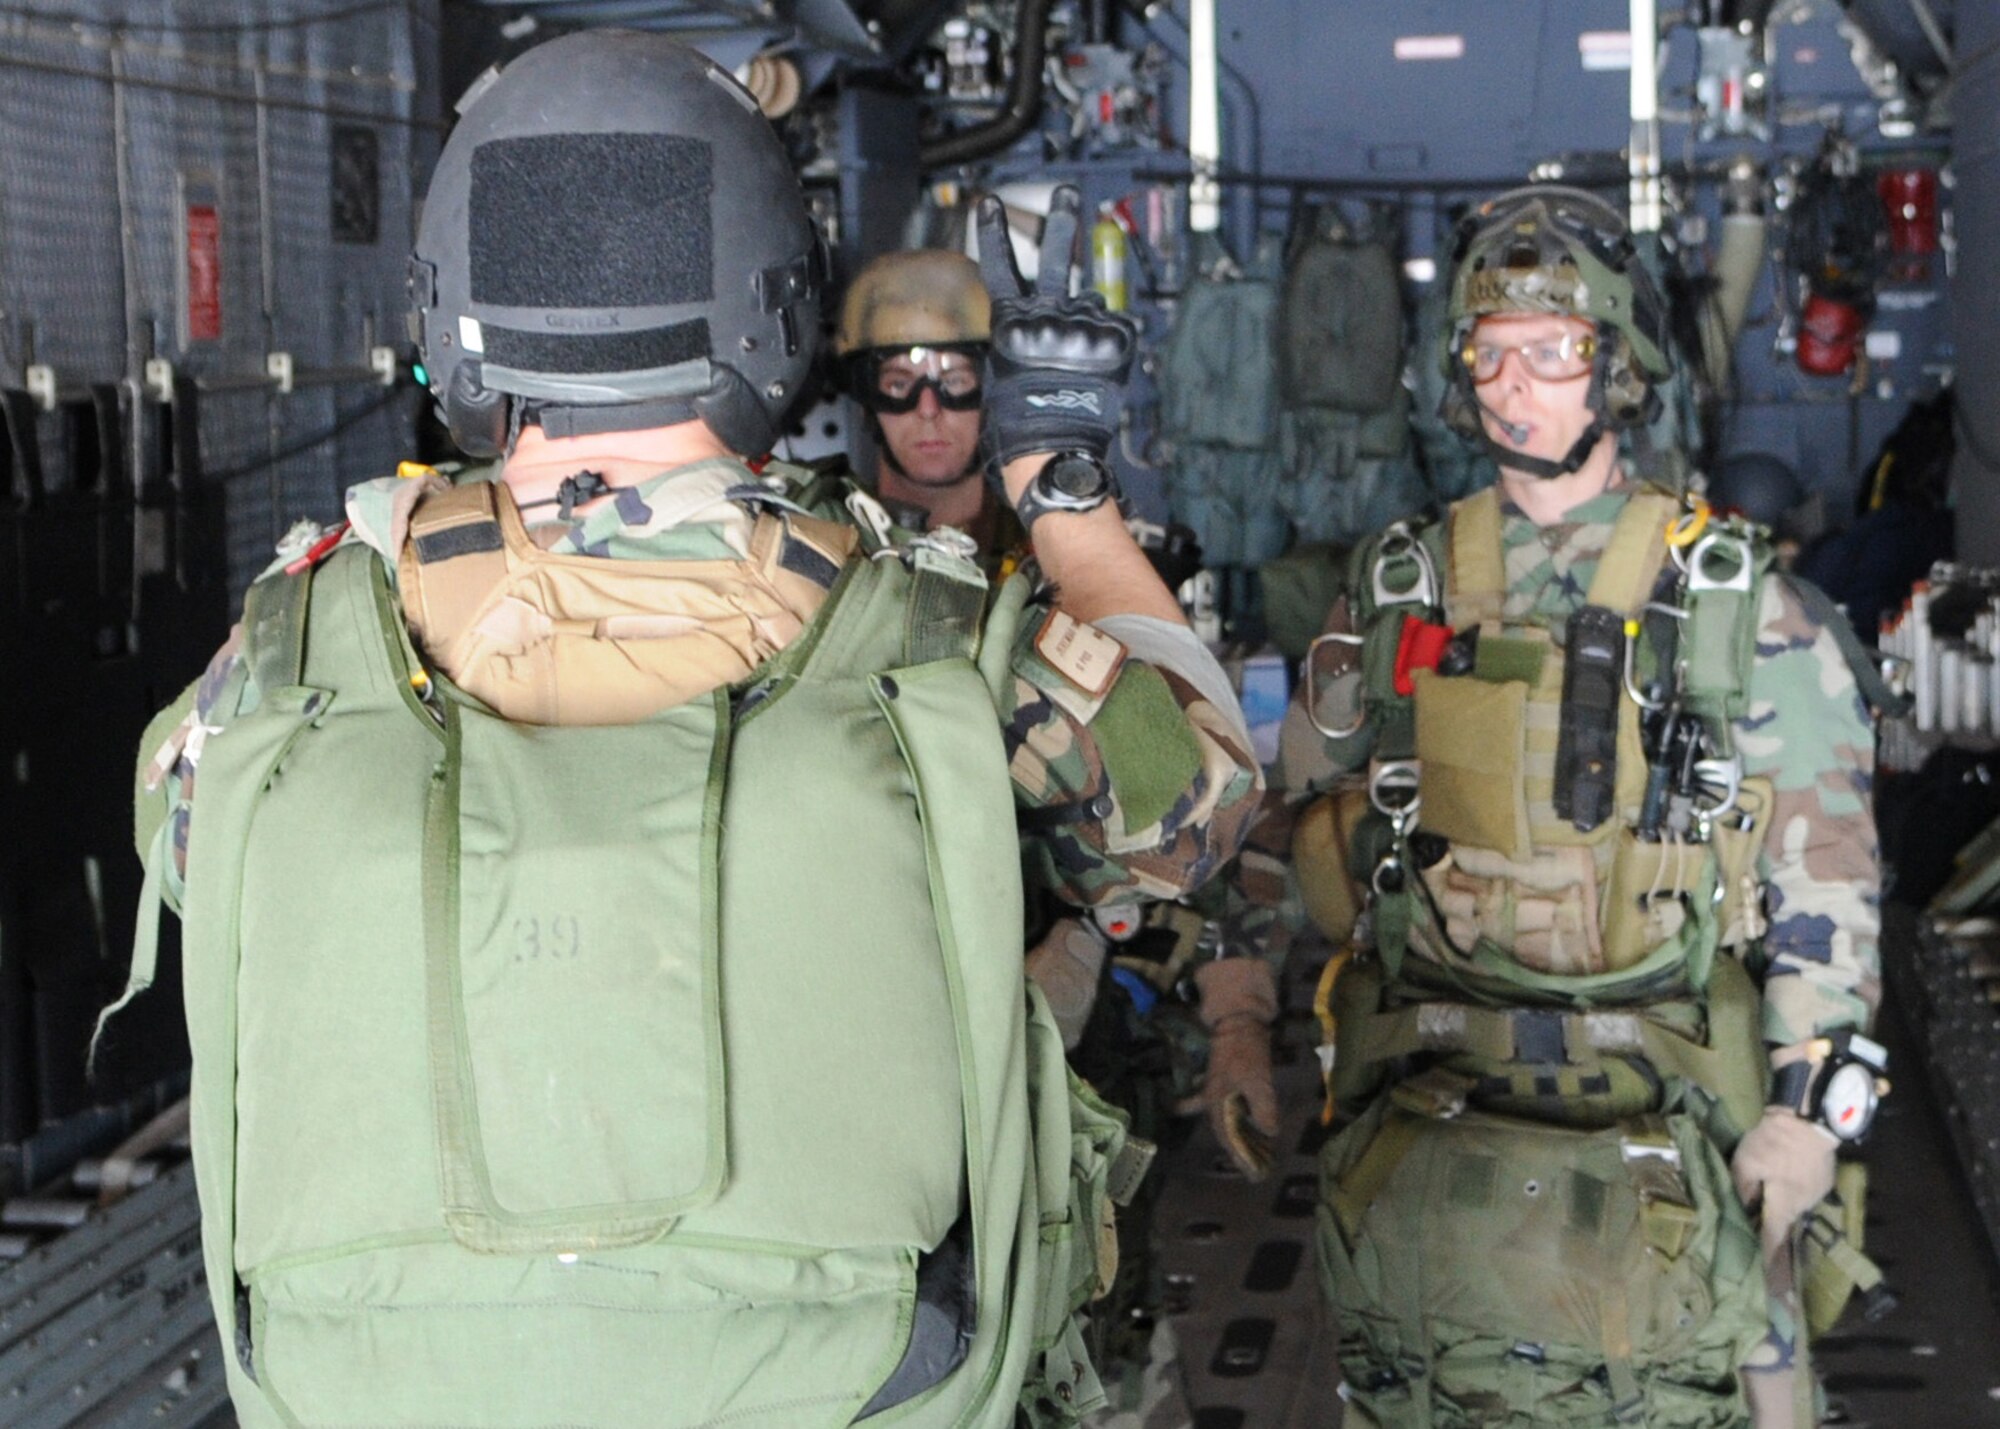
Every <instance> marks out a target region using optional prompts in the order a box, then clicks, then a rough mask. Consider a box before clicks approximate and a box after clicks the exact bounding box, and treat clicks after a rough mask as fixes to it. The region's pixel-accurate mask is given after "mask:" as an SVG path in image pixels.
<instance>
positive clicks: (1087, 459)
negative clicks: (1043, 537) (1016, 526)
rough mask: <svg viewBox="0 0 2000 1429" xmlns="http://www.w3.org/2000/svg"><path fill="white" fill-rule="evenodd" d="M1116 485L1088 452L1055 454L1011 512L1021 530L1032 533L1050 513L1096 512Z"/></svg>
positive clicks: (1101, 464) (1103, 467) (1107, 469)
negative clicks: (1038, 523)
mask: <svg viewBox="0 0 2000 1429" xmlns="http://www.w3.org/2000/svg"><path fill="white" fill-rule="evenodd" d="M1116 486H1117V484H1116V483H1115V482H1114V481H1112V479H1111V472H1110V469H1109V468H1107V467H1106V466H1105V465H1104V463H1103V462H1101V461H1099V460H1098V459H1097V458H1096V457H1094V456H1092V455H1091V454H1090V453H1089V452H1057V453H1056V454H1055V455H1054V456H1052V457H1050V458H1049V459H1048V461H1046V462H1045V463H1043V465H1042V469H1041V470H1040V471H1038V472H1036V473H1035V475H1034V479H1033V480H1031V481H1030V482H1029V483H1028V489H1027V490H1026V491H1024V492H1022V493H1021V499H1020V501H1019V503H1018V504H1016V506H1015V507H1014V512H1015V514H1016V515H1017V516H1019V517H1020V518H1021V529H1022V530H1023V531H1032V530H1034V528H1035V522H1036V521H1037V520H1039V519H1040V518H1042V517H1043V516H1046V515H1048V514H1049V513H1050V512H1052V511H1072V512H1079V511H1095V510H1096V509H1097V508H1098V507H1100V506H1102V505H1103V504H1104V503H1105V501H1106V500H1108V499H1109V498H1110V496H1111V494H1112V492H1113V491H1114V490H1115V489H1116Z"/></svg>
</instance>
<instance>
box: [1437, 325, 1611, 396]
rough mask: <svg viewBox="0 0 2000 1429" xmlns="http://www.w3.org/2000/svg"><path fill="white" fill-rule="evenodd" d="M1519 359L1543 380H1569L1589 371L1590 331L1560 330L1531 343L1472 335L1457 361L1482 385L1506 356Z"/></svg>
mask: <svg viewBox="0 0 2000 1429" xmlns="http://www.w3.org/2000/svg"><path fill="white" fill-rule="evenodd" d="M1509 353H1513V354H1515V355H1516V356H1518V357H1519V358H1520V359H1521V362H1522V365H1523V366H1525V367H1526V368H1527V369H1528V371H1529V372H1531V373H1533V374H1534V375H1535V376H1536V377H1539V378H1541V379H1542V381H1544V382H1568V381H1570V380H1571V379H1573V378H1577V377H1581V376H1583V375H1584V374H1585V373H1587V372H1589V371H1590V364H1591V360H1592V359H1593V358H1595V357H1596V356H1597V337H1596V335H1595V334H1593V333H1569V332H1566V333H1563V334H1562V335H1561V336H1560V337H1538V338H1536V339H1535V340H1534V341H1532V342H1522V343H1512V344H1509V343H1499V342H1489V341H1487V340H1485V339H1483V338H1479V337H1476V336H1475V337H1472V338H1468V339H1467V340H1466V343H1465V346H1464V347H1462V348H1460V349H1459V353H1458V358H1459V361H1461V362H1463V363H1464V364H1465V367H1466V370H1467V371H1468V372H1470V373H1471V374H1472V380H1473V382H1475V383H1477V384H1480V385H1484V384H1485V383H1488V382H1491V381H1492V380H1493V379H1494V378H1496V377H1498V376H1499V375H1500V368H1501V366H1502V365H1503V364H1504V363H1505V362H1506V361H1507V355H1508V354H1509Z"/></svg>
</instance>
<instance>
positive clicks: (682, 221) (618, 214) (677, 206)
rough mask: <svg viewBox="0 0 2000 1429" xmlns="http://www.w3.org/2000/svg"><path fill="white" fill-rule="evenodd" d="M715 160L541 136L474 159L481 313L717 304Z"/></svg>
mask: <svg viewBox="0 0 2000 1429" xmlns="http://www.w3.org/2000/svg"><path fill="white" fill-rule="evenodd" d="M712 169H713V151H712V149H711V148H710V146H709V145H708V143H707V142H706V141H704V140H700V139H690V138H686V137H683V136H680V135H672V134H536V135H523V136H519V137H515V138H510V139H494V140H491V141H489V142H487V143H484V144H481V145H480V146H479V147H478V148H477V149H475V150H474V151H473V154H472V173H471V194H470V198H469V203H468V213H467V227H468V232H467V246H468V249H469V250H470V253H469V256H470V258H471V273H470V279H471V292H472V300H473V301H474V302H476V303H489V304H492V305H494V306H496V307H516V308H632V307H665V306H670V305H673V304H677V303H699V302H706V301H708V300H709V299H710V298H711V297H712V296H713V295H714V286H715V279H714V253H713V247H714V245H713V241H712V237H711V222H710V215H709V194H710V190H711V189H712V188H713V186H714V176H713V173H712Z"/></svg>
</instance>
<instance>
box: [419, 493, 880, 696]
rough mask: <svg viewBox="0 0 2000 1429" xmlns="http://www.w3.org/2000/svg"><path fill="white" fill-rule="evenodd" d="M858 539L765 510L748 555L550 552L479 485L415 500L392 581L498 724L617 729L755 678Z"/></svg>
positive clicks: (449, 666)
mask: <svg viewBox="0 0 2000 1429" xmlns="http://www.w3.org/2000/svg"><path fill="white" fill-rule="evenodd" d="M664 496H665V499H666V500H669V501H671V500H673V499H674V497H675V492H674V486H673V484H672V483H668V484H667V486H666V487H665V491H664ZM717 499H718V498H717V497H716V496H714V495H713V494H712V493H703V494H701V495H700V500H701V503H702V504H703V505H712V504H714V502H715V501H716V500H717ZM656 501H657V498H656ZM689 514H693V512H692V511H691V512H690V513H689ZM658 519H659V512H658V511H655V512H654V520H655V521H656V522H657V520H658ZM854 547H855V534H854V532H853V531H852V530H851V529H850V528H848V527H845V526H840V525H836V524H834V523H832V522H828V521H820V520H817V519H814V518H812V517H808V516H802V515H798V514H794V513H773V512H770V511H765V512H762V513H760V514H759V515H758V516H757V518H756V523H755V525H754V526H753V527H752V528H751V534H750V538H749V542H748V551H747V553H746V554H745V555H744V556H743V557H742V558H740V559H735V560H728V559H720V560H675V561H646V560H616V561H609V560H604V559H601V558H599V557H596V556H577V555H555V554H552V553H550V552H548V551H544V550H542V549H541V548H540V547H539V546H537V545H536V544H535V543H534V542H533V540H531V539H530V538H529V536H528V533H527V530H526V528H525V526H524V525H523V524H522V521H521V514H520V512H519V510H518V509H517V508H516V507H515V505H514V498H513V496H512V494H511V493H510V492H509V491H508V489H507V488H506V487H505V486H504V485H501V484H500V483H497V482H468V483H466V484H464V485H462V486H456V487H453V488H451V489H449V490H446V491H440V492H437V493H436V494H434V495H431V496H428V497H426V498H424V499H423V500H422V501H420V502H419V503H418V505H417V507H416V509H415V510H414V512H413V513H412V514H411V517H410V538H409V541H408V543H407V544H406V545H405V546H404V548H403V553H402V556H401V559H400V560H399V562H398V568H397V578H398V586H399V589H400V590H401V592H402V597H403V606H404V613H405V614H406V616H407V617H408V619H409V622H410V627H411V631H412V633H413V635H414V636H415V637H416V639H417V641H418V643H419V644H420V645H421V646H422V648H423V649H424V650H425V651H426V652H427V653H428V654H429V655H430V657H431V659H432V660H434V661H435V662H436V663H437V667H438V668H439V669H441V670H442V671H443V672H444V673H445V674H446V675H447V676H449V677H450V678H451V680H452V681H453V683H454V684H456V685H457V686H458V687H459V688H460V689H462V690H464V691H465V692H466V693H467V694H470V695H472V696H473V697H474V698H475V699H477V700H479V701H480V702H481V703H483V704H485V705H486V706H488V707H489V708H491V709H492V710H494V711H496V712H497V713H499V714H500V715H501V716H502V717H503V718H505V719H508V720H512V721H515V722H517V723H521V724H535V725H619V724H630V723H633V722H634V721H637V720H643V719H647V718H650V717H651V716H653V715H655V714H657V713H659V712H660V711H662V710H668V709H674V708H677V707H679V706H682V705H685V704H687V703H688V702H690V701H692V700H695V699H697V698H698V697H700V696H702V695H705V694H707V693H709V692H710V691H712V690H716V689H720V688H723V687H725V686H728V685H732V684H735V683H736V682H738V681H740V680H743V679H745V678H746V677H747V676H749V674H750V673H751V672H752V671H753V670H755V669H756V668H757V667H758V666H759V665H761V664H763V663H764V662H765V661H766V660H768V659H770V658H771V657H772V656H773V655H775V654H776V653H777V652H778V651H780V650H782V649H784V648H785V647H786V646H788V645H789V644H790V643H791V642H792V641H793V640H794V639H795V638H797V636H798V634H799V632H800V631H801V630H803V629H804V628H805V626H806V624H807V623H808V622H809V621H811V619H812V618H813V615H814V614H815V613H816V612H817V611H818V610H819V608H820V606H821V605H822V604H823V603H824V602H825V600H826V596H827V592H828V591H829V590H830V589H831V588H832V586H833V583H834V580H835V579H836V578H837V577H838V575H839V574H840V569H841V567H842V566H843V565H844V564H846V561H847V558H848V556H849V555H850V554H851V553H852V552H853V550H854Z"/></svg>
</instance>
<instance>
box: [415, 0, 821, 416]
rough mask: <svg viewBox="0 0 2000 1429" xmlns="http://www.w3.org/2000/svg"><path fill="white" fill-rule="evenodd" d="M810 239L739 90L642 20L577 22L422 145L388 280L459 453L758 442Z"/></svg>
mask: <svg viewBox="0 0 2000 1429" xmlns="http://www.w3.org/2000/svg"><path fill="white" fill-rule="evenodd" d="M826 271H827V262H826V253H825V249H824V246H823V244H822V242H821V239H820V237H819V234H818V232H817V230H816V229H815V228H814V226H813V223H812V221H811V219H810V217H809V216H808V215H807V212H806V207H805V202H804V199H803V197H802V195H801V193H800V190H799V185H798V180H797V179H796V178H795V177H794V175H793V173H792V170H791V166H790V165H789V163H788V162H787V160H786V158H785V153H784V149H783V147H782V145H781V144H780V143H779V141H778V138H777V136H776V134H774V133H773V132H772V130H771V127H770V125H769V123H768V122H766V120H765V119H764V117H763V115H762V114H760V113H759V112H758V109H757V103H756V101H755V100H754V99H752V98H751V97H750V95H749V93H748V92H747V91H745V90H744V88H743V87H742V86H741V85H740V84H738V83H737V82H736V81H735V80H734V79H732V78H731V77H730V76H729V75H728V74H727V73H726V72H724V71H723V70H721V69H719V68H717V67H716V66H715V65H714V64H713V63H711V62H710V61H709V60H708V59H707V58H705V57H704V56H702V55H700V54H698V53H696V52H695V51H693V50H690V49H688V48H686V47H685V46H683V45H680V44H677V43H675V42H674V41H672V40H670V39H668V38H667V37H665V36H663V35H657V34H643V33H634V32H619V31H610V30H592V31H589V32H587V33H582V34H575V35H569V36H566V37H564V38H562V39H559V40H555V41H552V42H551V43H549V44H546V45H543V46H540V47H539V48H537V49H534V50H532V51H530V52H528V53H527V54H524V55H522V56H521V57H520V58H519V59H517V60H515V61H514V62H513V64H511V65H510V66H509V67H508V68H507V70H506V71H505V72H504V73H502V74H500V75H498V76H497V77H496V78H494V79H492V80H490V81H489V82H487V84H486V87H485V88H484V89H475V90H474V92H473V93H472V95H471V96H470V99H469V101H465V102H462V117H461V118H460V120H459V123H458V126H457V128H456V129H454V130H453V131H452V135H451V138H450V140H449V141H448V142H447V143H446V144H445V147H444V152H443V154H442V155H441V156H440V157H439V159H438V164H437V170H436V173H435V174H434V175H433V177H432V180H431V187H430V193H429V196H428V197H427V199H426V201H425V204H424V210H423V219H422V222H421V224H420V225H419V229H418V233H417V250H416V253H415V255H414V256H413V258H412V259H411V264H410V296H411V300H412V303H413V305H414V307H415V311H416V325H417V327H418V340H419V342H420V344H421V346H422V349H423V356H424V364H425V366H426V367H427V368H428V369H429V371H430V376H431V391H432V393H433V395H435V397H436V398H437V402H438V409H439V413H440V415H441V416H442V417H443V419H444V422H445V425H446V426H448V427H449V428H450V429H451V433H452V437H453V438H454V440H456V441H457V442H458V444H459V445H460V446H461V447H463V448H464V449H465V451H466V452H467V453H468V454H470V455H473V456H493V455H497V454H498V453H499V452H501V451H502V450H504V449H505V447H506V446H507V444H508V441H509V439H510V437H511V435H512V433H513V432H514V431H516V430H518V429H519V427H520V425H521V424H522V423H523V422H528V421H532V422H538V423H539V424H540V425H541V427H542V428H543V430H544V431H546V432H547V433H548V434H549V435H550V436H558V437H560V436H578V435H583V434H586V433H592V432H606V431H633V430H638V429H642V428H646V427H652V426H663V425H668V424H672V423H676V422H683V421H687V420H690V419H692V418H700V419H701V420H702V421H704V422H706V423H707V424H708V425H709V427H710V428H711V429H712V430H713V431H714V432H715V434H716V435H717V436H718V437H720V438H721V439H722V440H723V442H725V443H726V444H727V445H728V446H729V447H730V448H731V449H732V450H734V451H736V452H738V453H741V454H743V455H746V456H754V455H758V454H760V453H763V452H766V451H768V450H770V448H771V445H772V442H773V440H774V439H775V437H776V434H777V430H778V422H779V419H780V418H781V417H782V416H783V414H784V412H785V411H786V410H787V409H788V408H790V407H791V406H792V405H793V403H794V402H796V401H797V400H798V398H799V395H800V392H801V389H802V388H803V387H804V385H805V382H806V378H807V375H808V373H809V371H810V369H811V366H812V360H813V350H814V346H815V344H816V342H817V339H818V333H819V319H820V298H821V294H822V292H823V290H824V287H825V282H826Z"/></svg>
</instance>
